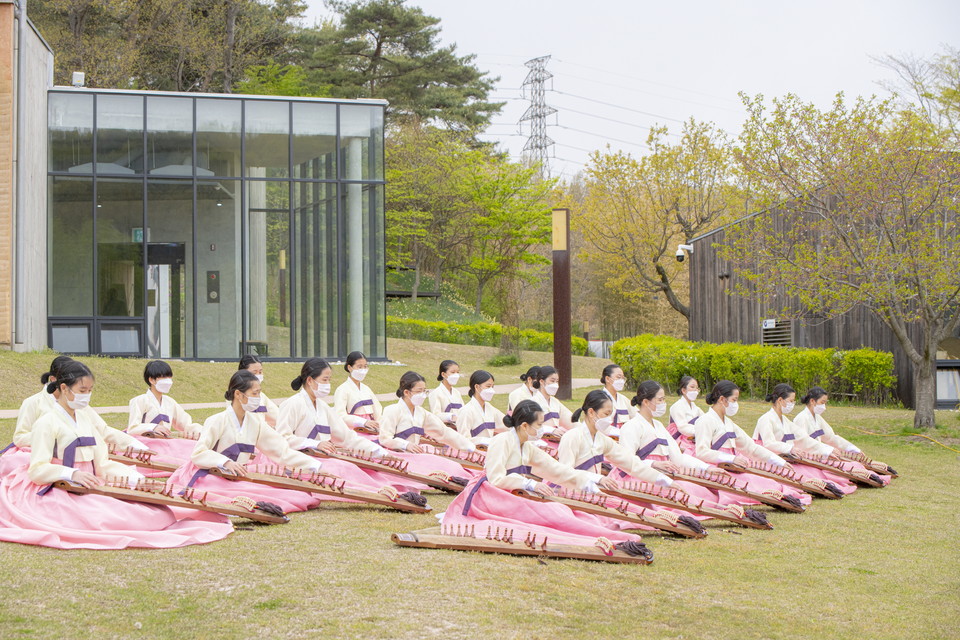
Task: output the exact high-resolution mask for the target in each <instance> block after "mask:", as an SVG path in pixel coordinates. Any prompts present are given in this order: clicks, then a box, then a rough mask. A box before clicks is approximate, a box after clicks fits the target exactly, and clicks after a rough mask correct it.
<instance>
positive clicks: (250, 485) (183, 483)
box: [167, 462, 333, 513]
mask: <svg viewBox="0 0 960 640" xmlns="http://www.w3.org/2000/svg"><path fill="white" fill-rule="evenodd" d="M201 471H203V470H201V469H200V468H199V467H198V466H197V465H195V464H193V463H192V462H188V463H187V464H185V465H183V466H181V467H180V468H179V469H177V470H176V471H175V472H174V473H173V475H172V476H170V479H169V480H167V486H168V487H169V488H171V489H172V490H173V491H174V492H175V493H179V492H180V491H183V490H184V488H186V487H187V486H192V487H193V488H194V489H195V490H196V492H197V493H198V495H199V494H201V493H204V492H206V493H207V494H208V495H207V499H208V500H214V501H217V502H230V501H231V500H233V498H236V497H239V496H245V497H247V498H251V499H253V500H256V501H257V502H261V501H263V502H272V503H273V504H276V505H279V506H280V508H281V509H283V510H284V512H286V513H292V512H295V511H306V510H307V509H313V508H314V507H316V506H317V505H318V504H320V501H321V500H322V499H324V497H323V496H319V495H317V494H313V493H308V492H306V491H296V490H293V489H278V488H276V487H271V486H268V485H265V484H258V483H256V482H246V481H244V480H228V479H226V478H221V477H220V476H215V475H211V474H204V473H198V472H201ZM191 482H192V484H191ZM332 499H333V498H331V500H332Z"/></svg>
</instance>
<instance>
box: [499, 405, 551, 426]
mask: <svg viewBox="0 0 960 640" xmlns="http://www.w3.org/2000/svg"><path fill="white" fill-rule="evenodd" d="M538 413H539V414H540V418H541V419H542V418H543V407H541V406H540V405H539V404H538V403H536V402H534V401H533V400H521V401H520V402H518V403H517V406H516V407H514V408H513V414H512V415H509V416H503V426H505V427H507V428H508V429H516V428H518V427H519V426H520V425H522V424H524V423H526V424H533V423H534V422H536V421H537V414H538Z"/></svg>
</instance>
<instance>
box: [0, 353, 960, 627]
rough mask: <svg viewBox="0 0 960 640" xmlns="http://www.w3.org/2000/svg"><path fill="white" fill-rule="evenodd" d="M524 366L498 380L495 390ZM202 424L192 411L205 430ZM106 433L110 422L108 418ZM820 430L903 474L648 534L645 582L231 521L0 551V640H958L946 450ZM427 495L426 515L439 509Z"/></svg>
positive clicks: (316, 526) (121, 375)
mask: <svg viewBox="0 0 960 640" xmlns="http://www.w3.org/2000/svg"><path fill="white" fill-rule="evenodd" d="M493 352H494V350H493V349H486V348H482V347H463V346H457V345H438V344H431V343H414V342H404V341H391V343H390V354H391V356H392V357H394V358H396V359H398V360H400V361H402V362H404V363H405V364H406V365H409V366H410V368H413V369H416V370H419V371H421V372H422V373H424V374H428V373H432V372H433V371H434V368H435V366H436V363H437V362H438V361H439V360H440V359H442V358H443V357H449V356H452V357H454V358H455V359H458V360H459V361H460V362H461V364H462V365H464V369H465V370H466V371H470V370H472V368H474V367H477V366H481V365H482V362H483V361H484V360H485V359H486V358H488V357H489V354H491V353H493ZM544 356H547V357H549V356H548V354H538V355H536V356H535V358H533V359H531V362H539V361H541V360H542V359H544ZM50 359H51V358H50V355H49V354H45V355H35V354H32V355H20V354H11V353H9V352H3V353H0V397H2V406H3V407H4V408H9V407H16V406H17V404H18V402H19V400H20V399H21V398H22V397H23V396H25V395H27V394H28V393H31V392H32V391H33V390H34V389H35V387H36V386H37V384H36V383H35V382H34V378H35V377H36V376H37V374H39V372H41V371H43V370H44V369H45V366H46V364H48V362H49V360H50ZM84 360H85V361H90V362H91V363H92V364H93V368H94V370H95V371H96V372H97V373H98V375H99V378H98V388H97V389H95V391H94V399H95V403H96V404H98V405H108V404H125V403H126V400H127V399H128V398H129V397H130V396H131V395H133V394H135V393H138V392H139V389H140V385H138V384H136V381H137V380H138V379H139V375H140V371H141V369H142V364H143V363H142V362H140V361H119V360H112V361H109V362H106V361H101V360H99V359H95V358H84ZM603 363H604V362H603V361H600V360H596V359H589V358H582V359H577V363H576V364H575V375H576V376H577V377H594V376H595V375H597V373H598V371H599V369H600V367H601V366H602V364H603ZM174 368H175V370H176V375H177V379H178V382H177V386H175V387H174V392H175V393H174V395H175V396H176V397H177V398H178V399H179V400H180V401H181V402H198V401H213V400H216V398H217V397H218V395H219V393H220V387H221V386H224V385H225V380H226V378H225V376H227V375H228V374H229V373H230V370H231V369H232V366H229V365H226V364H210V363H182V364H181V363H176V364H175V367H174ZM523 368H525V367H522V366H521V367H511V368H505V369H504V370H503V372H502V373H499V372H498V380H499V381H502V382H506V381H507V380H508V379H510V378H513V379H515V376H516V374H517V373H519V371H520V370H521V369H523ZM296 369H297V365H294V364H289V365H287V364H270V365H268V366H267V368H266V374H267V392H268V393H271V394H272V395H274V396H276V397H282V396H283V395H284V394H285V393H286V392H285V390H284V389H285V384H286V382H285V381H286V380H287V379H288V378H291V377H292V376H293V375H294V373H295V370H296ZM402 370H406V369H405V368H403V369H402ZM402 370H401V369H400V368H392V367H376V368H375V369H374V370H373V372H372V373H371V374H370V379H371V380H372V381H373V387H374V389H376V390H378V391H386V390H389V389H390V388H391V385H392V384H393V383H394V381H395V380H396V378H397V377H398V376H399V373H402ZM211 379H213V380H215V381H216V383H215V384H211V383H210V382H209V380H211ZM337 379H338V380H342V379H343V376H342V375H339V376H338V378H337ZM584 392H585V390H581V391H579V392H578V394H577V396H578V397H580V398H582V396H583V394H584ZM501 400H503V401H505V398H501ZM572 405H573V403H571V406H572ZM741 406H742V409H741V412H740V415H738V416H737V418H738V423H739V424H740V425H741V426H743V427H744V428H745V429H746V430H747V431H748V432H752V430H753V424H754V423H755V420H756V418H757V417H759V415H760V414H761V413H762V412H763V411H765V410H766V407H765V406H763V405H761V404H759V403H753V402H742V403H741ZM213 411H214V410H207V411H202V412H201V411H196V412H193V413H194V417H195V418H200V419H202V418H203V417H205V416H207V415H209V414H211V413H213ZM106 417H107V419H108V422H111V424H120V423H122V422H123V416H122V415H120V414H114V415H108V416H106ZM824 417H825V418H827V420H828V421H829V422H830V423H831V424H832V425H833V426H834V428H835V429H837V431H838V433H840V434H841V435H843V436H845V437H848V438H849V439H851V440H852V441H854V442H855V443H857V444H858V445H859V446H861V447H862V448H863V449H864V450H865V451H867V452H868V453H870V454H872V455H874V456H875V457H876V458H878V459H881V460H884V461H886V462H889V463H890V464H892V465H893V466H895V467H896V468H897V470H898V471H900V473H901V474H902V476H901V478H899V479H898V480H895V481H894V482H893V484H892V486H890V487H888V488H885V489H862V490H859V491H857V492H856V493H854V494H853V495H851V496H848V497H847V498H845V499H843V500H840V501H827V500H820V499H818V500H816V501H815V503H814V504H813V505H812V506H811V507H810V509H809V510H808V512H807V513H804V514H786V513H778V512H773V511H769V512H768V515H769V517H770V520H771V522H772V523H773V524H774V526H775V530H774V531H756V530H751V529H733V528H730V527H727V526H726V525H720V524H708V525H707V528H708V530H709V531H710V535H709V536H708V537H707V538H706V539H704V540H681V539H675V538H671V537H666V536H660V535H645V536H644V538H645V541H646V542H647V544H648V545H649V546H650V547H651V548H652V549H653V551H654V553H655V561H654V564H652V565H650V566H646V567H644V566H621V565H606V564H601V563H591V562H585V561H576V560H548V561H546V563H545V564H543V563H541V562H538V561H537V560H536V559H533V558H521V557H508V556H495V555H487V554H476V553H462V552H453V551H429V550H420V549H401V548H399V547H396V546H394V545H393V544H392V543H391V542H390V540H389V536H390V533H392V532H395V531H409V530H414V529H420V528H425V527H429V526H432V525H433V524H434V522H435V520H434V518H433V517H432V516H430V515H406V514H399V513H394V512H386V511H380V510H377V509H374V508H368V507H358V506H347V505H339V506H324V507H321V508H320V509H318V510H316V511H313V512H310V513H305V514H296V515H294V516H293V518H292V521H291V522H290V524H287V525H278V526H272V527H271V526H258V525H248V524H247V523H245V522H243V521H238V524H240V523H241V522H242V525H241V526H242V527H243V528H242V529H241V530H238V531H236V532H235V533H234V534H233V535H231V536H230V537H229V538H228V539H226V540H224V541H221V542H217V543H214V544H211V545H206V546H200V547H190V548H186V549H173V550H155V551H146V550H143V551H140V550H132V551H125V552H96V551H58V550H53V549H44V548H40V547H28V546H21V545H16V544H2V543H0V581H2V583H3V584H4V589H3V597H2V598H0V638H81V637H97V638H194V637H197V638H206V637H210V638H214V637H215V638H250V637H260V636H263V637H275V638H288V637H289V638H304V637H307V638H309V637H330V638H339V637H364V638H443V639H446V640H454V639H459V638H469V639H473V638H523V639H524V640H527V639H536V638H543V639H551V638H561V637H562V638H599V637H603V638H609V639H611V640H613V639H615V638H697V639H698V640H700V639H709V638H738V639H740V638H744V639H749V638H831V639H832V638H856V639H858V640H863V639H870V640H881V639H891V640H894V639H897V640H899V639H901V638H924V639H925V638H957V637H960V629H958V620H960V597H958V595H960V554H958V553H957V552H956V549H957V542H956V535H957V533H956V531H957V525H958V524H960V518H958V515H957V514H958V509H960V499H958V498H957V495H958V492H960V464H958V454H957V453H955V452H952V451H948V450H947V449H944V448H941V447H938V446H936V445H934V444H932V443H929V442H926V441H922V440H920V439H917V438H906V437H888V438H885V437H879V436H869V435H864V434H860V433H857V432H855V431H851V430H849V429H845V428H844V425H850V426H855V427H859V428H863V429H867V430H870V431H876V432H880V433H893V434H895V433H899V432H902V431H903V430H904V429H906V428H907V427H909V425H911V413H910V412H908V411H903V410H897V409H865V408H862V407H855V406H831V407H830V409H829V410H828V412H827V414H826V415H825V416H824ZM938 421H939V422H940V424H941V426H940V427H939V428H938V429H936V430H933V431H931V432H930V434H931V435H933V436H934V437H937V438H938V439H941V440H943V441H945V442H947V443H949V444H951V446H953V447H954V448H960V446H957V442H958V441H960V429H958V426H960V422H958V420H957V414H956V413H952V412H941V413H938ZM13 423H14V421H13V420H3V421H0V442H3V443H6V442H8V441H9V438H10V436H11V434H12V431H13ZM429 499H430V503H431V505H432V506H433V507H434V510H435V511H437V512H440V511H442V510H443V509H444V508H445V507H446V506H447V505H448V504H449V503H450V501H451V500H452V498H451V497H449V496H445V495H442V494H430V495H429Z"/></svg>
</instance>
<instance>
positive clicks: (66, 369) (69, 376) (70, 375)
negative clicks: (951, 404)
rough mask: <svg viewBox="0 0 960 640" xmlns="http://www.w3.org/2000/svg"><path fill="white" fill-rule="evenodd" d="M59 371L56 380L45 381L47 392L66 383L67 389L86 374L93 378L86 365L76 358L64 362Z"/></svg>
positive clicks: (51, 391)
mask: <svg viewBox="0 0 960 640" xmlns="http://www.w3.org/2000/svg"><path fill="white" fill-rule="evenodd" d="M59 373H60V375H58V376H57V379H56V380H54V381H52V382H48V383H47V393H53V392H54V391H56V390H57V389H59V388H60V385H62V384H65V385H67V388H68V389H69V388H70V387H72V386H73V385H75V384H77V382H78V381H80V380H81V379H82V378H86V377H87V376H90V377H91V378H93V372H91V371H90V369H89V368H88V367H87V365H85V364H83V363H82V362H77V361H76V360H71V361H70V362H67V363H64V365H63V366H62V367H60V371H59Z"/></svg>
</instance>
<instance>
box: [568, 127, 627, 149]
mask: <svg viewBox="0 0 960 640" xmlns="http://www.w3.org/2000/svg"><path fill="white" fill-rule="evenodd" d="M553 126H555V127H559V128H560V129H567V130H568V131H576V132H577V133H585V134H587V135H588V136H594V137H595V138H604V139H606V140H613V141H614V142H622V143H624V144H629V145H632V146H634V147H642V146H643V145H642V144H639V143H637V142H632V141H630V140H624V139H623V138H614V137H613V136H608V135H604V134H602V133H596V132H594V131H586V130H584V129H577V128H575V127H568V126H565V125H562V124H555V125H553Z"/></svg>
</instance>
